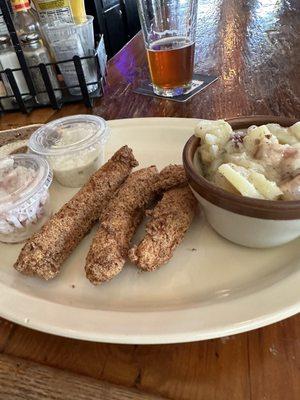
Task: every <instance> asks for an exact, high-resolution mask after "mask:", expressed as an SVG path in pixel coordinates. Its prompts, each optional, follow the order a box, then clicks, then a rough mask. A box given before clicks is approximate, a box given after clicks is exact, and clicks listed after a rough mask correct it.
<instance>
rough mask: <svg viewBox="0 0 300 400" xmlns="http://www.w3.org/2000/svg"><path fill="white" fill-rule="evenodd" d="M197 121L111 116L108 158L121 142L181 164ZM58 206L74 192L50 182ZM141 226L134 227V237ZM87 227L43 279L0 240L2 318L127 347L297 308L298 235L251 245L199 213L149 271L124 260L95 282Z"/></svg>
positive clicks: (156, 159) (205, 334) (241, 326)
mask: <svg viewBox="0 0 300 400" xmlns="http://www.w3.org/2000/svg"><path fill="white" fill-rule="evenodd" d="M195 121H196V120H194V119H178V118H144V119H128V120H117V121H111V122H110V123H109V124H110V127H111V133H112V135H111V138H110V141H109V143H108V147H107V157H110V156H111V155H112V154H113V152H114V151H116V150H117V149H118V148H119V147H120V146H122V145H124V144H128V145H129V146H130V147H132V148H133V150H134V154H135V156H136V157H137V159H138V160H139V161H140V166H141V167H142V166H148V165H150V164H156V165H157V166H158V167H159V168H162V167H164V166H165V165H167V164H169V163H181V154H182V149H183V146H184V144H185V142H186V140H187V139H188V138H189V137H190V136H191V135H192V133H193V127H194V125H195ZM51 191H52V200H53V203H54V207H55V209H58V208H59V207H60V206H61V205H62V204H63V203H64V202H65V201H67V200H68V199H69V198H70V197H71V196H72V195H73V193H75V191H76V190H74V189H66V188H63V187H62V186H60V185H59V184H56V183H54V184H53V186H52V188H51ZM141 234H142V228H141V229H140V231H139V232H138V234H137V238H138V237H139V236H141ZM92 236H93V232H92V233H90V234H89V235H88V236H87V237H86V238H85V239H84V240H83V241H82V243H81V244H80V245H79V246H78V248H77V249H76V250H75V251H74V252H73V254H72V255H71V257H70V258H69V259H68V260H67V262H66V263H65V265H64V268H63V270H62V272H61V274H60V275H59V276H58V277H57V278H56V279H54V280H53V281H50V282H44V281H41V280H39V279H37V278H29V277H25V276H23V275H21V274H19V273H18V272H16V271H15V270H14V269H13V268H12V265H13V263H14V261H15V260H16V258H17V255H18V253H19V251H20V249H21V247H22V245H4V244H1V245H0V256H1V257H0V315H1V316H2V317H4V318H7V319H9V320H11V321H14V322H17V323H19V324H22V325H26V326H28V327H30V328H34V329H38V330H41V331H44V332H49V333H52V334H56V335H61V336H67V337H72V338H78V339H84V340H92V341H101V342H111V343H131V344H154V343H175V342H189V341H195V340H203V339H210V338H216V337H220V336H225V335H232V334H235V333H239V332H245V331H247V330H251V329H254V328H258V327H261V326H264V325H267V324H270V323H273V322H276V321H279V320H281V319H283V318H286V317H289V316H291V315H293V314H296V313H297V312H299V310H300V291H299V287H300V268H299V266H300V261H299V253H300V250H299V249H300V246H299V244H300V243H299V240H296V241H294V242H292V243H289V244H287V245H285V246H281V247H277V248H273V249H268V250H255V249H247V248H244V247H240V246H237V245H234V244H232V243H230V242H228V241H226V240H225V239H223V238H221V237H220V236H218V235H217V234H216V233H215V232H214V231H213V230H212V229H211V228H210V227H209V226H208V225H207V223H206V222H205V221H204V220H203V217H202V216H201V215H199V216H198V217H197V218H196V220H195V221H194V223H193V225H192V227H191V229H190V230H189V232H188V233H187V235H186V237H185V239H184V241H183V243H182V244H181V245H180V247H179V248H178V249H177V250H176V252H175V255H174V257H173V259H172V260H171V261H170V262H169V263H168V264H167V265H165V266H163V267H162V268H161V269H160V270H158V271H156V272H145V273H140V272H138V271H137V269H136V268H135V267H134V266H133V265H129V264H128V265H126V266H125V268H124V270H123V271H122V273H120V274H119V275H118V276H117V277H116V278H115V279H113V280H112V281H111V282H109V283H105V284H103V285H101V286H98V287H94V286H92V285H91V284H90V283H89V281H88V280H87V279H86V278H85V274H84V261H85V256H86V254H87V251H88V248H89V244H90V242H91V239H92Z"/></svg>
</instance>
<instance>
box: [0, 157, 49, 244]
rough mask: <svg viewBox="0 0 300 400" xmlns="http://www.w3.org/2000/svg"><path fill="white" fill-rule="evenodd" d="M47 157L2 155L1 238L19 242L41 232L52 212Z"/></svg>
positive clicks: (0, 193) (0, 194) (0, 171)
mask: <svg viewBox="0 0 300 400" xmlns="http://www.w3.org/2000/svg"><path fill="white" fill-rule="evenodd" d="M51 182H52V172H51V170H50V167H49V164H48V162H47V160H45V159H43V158H41V157H39V156H37V155H34V154H15V155H11V156H7V157H1V158H0V241H1V242H5V243H18V242H22V241H23V240H25V239H28V238H29V237H30V236H32V235H33V234H34V233H35V232H37V231H38V230H39V229H40V228H41V227H42V226H43V225H44V223H45V222H46V221H47V220H48V218H49V217H50V215H51V204H50V196H49V186H50V184H51Z"/></svg>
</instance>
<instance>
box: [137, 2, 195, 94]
mask: <svg viewBox="0 0 300 400" xmlns="http://www.w3.org/2000/svg"><path fill="white" fill-rule="evenodd" d="M197 3H198V0H138V10H139V16H140V21H141V25H142V30H143V35H144V41H145V47H146V51H147V58H148V64H149V70H150V74H151V79H152V85H153V90H154V93H156V94H158V95H160V96H166V97H175V96H179V95H181V94H184V93H186V92H187V91H188V90H189V89H190V88H191V84H192V77H193V68H194V51H195V35H196V24H197Z"/></svg>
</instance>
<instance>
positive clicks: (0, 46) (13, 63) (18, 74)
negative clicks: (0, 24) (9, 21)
mask: <svg viewBox="0 0 300 400" xmlns="http://www.w3.org/2000/svg"><path fill="white" fill-rule="evenodd" d="M6 68H10V69H18V68H21V67H20V63H19V60H18V57H17V54H16V52H15V50H14V48H13V46H12V44H11V41H10V37H9V36H8V35H2V36H0V69H1V70H5V69H6ZM13 76H14V78H15V81H16V83H17V85H18V88H19V91H20V93H21V94H23V93H28V92H29V89H28V86H27V83H26V81H25V77H24V75H23V72H22V71H21V70H20V71H14V72H13ZM1 79H2V81H3V84H4V86H5V89H6V92H7V94H8V95H13V91H12V89H11V86H10V84H9V81H8V79H7V76H6V74H5V73H4V72H3V73H1ZM22 97H23V99H24V98H25V99H27V98H29V97H30V96H29V94H27V95H25V96H22ZM13 99H14V98H13Z"/></svg>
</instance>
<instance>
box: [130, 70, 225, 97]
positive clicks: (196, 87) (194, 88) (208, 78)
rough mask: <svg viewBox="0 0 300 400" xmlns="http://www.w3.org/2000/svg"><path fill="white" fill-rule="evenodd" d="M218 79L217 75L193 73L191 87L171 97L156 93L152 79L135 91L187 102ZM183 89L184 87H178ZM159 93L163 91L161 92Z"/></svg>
mask: <svg viewBox="0 0 300 400" xmlns="http://www.w3.org/2000/svg"><path fill="white" fill-rule="evenodd" d="M217 79H218V77H217V76H216V75H201V74H194V75H193V80H192V84H191V85H190V87H189V88H186V90H185V93H182V91H181V93H180V91H178V94H177V93H176V92H175V94H176V96H175V97H170V96H168V95H167V96H166V95H163V94H156V93H155V92H154V89H153V84H152V82H151V81H150V80H146V81H144V82H143V83H142V84H141V85H140V86H139V87H137V88H136V89H134V90H133V91H134V93H138V94H142V95H145V96H152V97H158V98H161V99H168V100H172V101H178V102H185V101H188V100H189V99H191V98H192V97H193V96H195V94H197V93H199V92H201V91H202V90H204V89H205V88H206V87H207V86H209V85H210V84H211V83H213V82H215V81H216V80H217ZM178 89H182V88H178ZM158 93H162V92H159V91H158Z"/></svg>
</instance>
